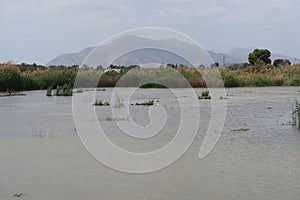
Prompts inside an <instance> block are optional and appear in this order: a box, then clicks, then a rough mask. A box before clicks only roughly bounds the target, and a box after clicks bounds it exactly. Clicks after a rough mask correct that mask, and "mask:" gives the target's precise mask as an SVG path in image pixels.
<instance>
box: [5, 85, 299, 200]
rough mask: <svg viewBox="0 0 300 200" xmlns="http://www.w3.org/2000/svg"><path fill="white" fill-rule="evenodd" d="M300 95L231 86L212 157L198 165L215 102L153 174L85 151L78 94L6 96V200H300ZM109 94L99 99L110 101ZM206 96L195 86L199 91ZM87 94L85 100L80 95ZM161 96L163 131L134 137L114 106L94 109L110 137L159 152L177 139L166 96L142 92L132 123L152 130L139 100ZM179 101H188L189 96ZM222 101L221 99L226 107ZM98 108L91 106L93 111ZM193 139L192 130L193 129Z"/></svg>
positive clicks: (203, 103)
mask: <svg viewBox="0 0 300 200" xmlns="http://www.w3.org/2000/svg"><path fill="white" fill-rule="evenodd" d="M298 90H299V88H296V87H295V88H293V87H281V88H275V87H274V88H273V87H271V88H234V89H227V95H228V97H227V116H226V123H225V127H224V129H223V132H222V135H221V138H220V140H219V142H218V144H217V146H216V147H215V149H214V150H213V151H212V152H211V153H210V154H209V156H208V157H206V158H205V159H202V160H199V159H198V158H197V156H198V151H199V148H200V145H201V142H202V141H203V137H204V135H205V131H206V130H207V128H208V123H209V119H210V102H209V100H208V101H207V100H199V103H200V105H199V108H195V109H200V114H201V119H200V122H201V123H200V126H199V131H198V132H199V134H198V135H197V138H196V140H195V141H194V143H193V145H192V146H191V148H190V149H189V151H188V152H187V153H186V154H185V155H184V156H183V157H182V158H181V159H179V160H178V161H177V162H176V163H174V164H173V165H171V166H170V167H168V168H165V169H163V170H160V171H158V172H155V173H150V174H143V175H132V174H125V173H120V172H116V171H114V170H111V169H109V168H107V167H105V166H103V165H102V164H100V163H98V162H97V161H96V160H94V159H93V158H92V157H91V156H90V155H89V154H88V153H87V152H86V151H85V149H84V147H83V146H82V144H81V143H80V140H79V139H78V136H77V134H76V129H75V126H74V122H73V118H72V98H71V97H50V98H49V97H46V96H45V92H44V91H35V92H26V94H27V95H26V96H18V97H3V98H0V122H1V131H0V159H1V164H0V177H1V181H0V199H14V197H13V195H14V194H16V193H21V192H23V193H25V194H26V195H25V196H24V197H23V199H33V200H35V199H43V200H44V199H46V200H47V199H49V200H50V199H63V200H68V199H70V200H71V199H72V200H74V199H78V200H79V199H80V200H81V199H131V200H132V199H139V200H140V199H142V200H143V199H145V200H146V199H178V200H179V199H180V200H182V199H186V200H189V199H191V200H192V199H206V200H210V199H212V200H215V199H264V200H265V199H272V200H274V199H293V200H294V199H298V198H299V196H300V154H299V153H300V133H299V131H298V130H297V129H296V128H295V127H293V126H291V125H290V121H291V112H292V108H293V106H294V102H295V99H299V98H300V93H299V92H297V91H298ZM110 91H111V90H110V89H109V90H108V91H105V92H103V91H102V92H98V93H97V97H98V98H101V99H102V100H104V101H110V99H109V97H110V96H109V93H110ZM201 91H202V89H196V93H197V94H200V93H201ZM75 95H81V94H75ZM150 98H151V99H155V104H156V106H161V107H162V108H164V109H165V110H166V114H167V116H168V117H167V121H166V123H165V126H164V127H163V129H162V131H161V132H160V133H159V134H157V135H155V136H154V137H151V138H149V139H135V138H132V137H130V136H128V135H126V134H123V133H122V131H121V130H120V129H119V128H118V127H117V126H115V123H116V120H119V121H125V122H126V121H127V120H128V119H129V118H127V117H123V118H122V119H115V118H114V117H113V116H112V113H111V112H110V109H109V107H96V108H95V110H96V114H97V118H98V120H99V123H100V124H101V127H102V128H103V129H104V130H105V132H106V133H108V134H107V136H108V137H109V138H110V139H111V140H112V141H113V142H114V143H115V144H117V145H118V146H120V147H122V148H124V149H127V150H129V151H135V152H147V151H153V150H155V149H157V148H161V147H162V146H164V145H166V144H167V143H168V142H169V141H170V140H172V138H173V137H174V135H175V131H176V130H177V128H178V124H179V120H180V107H179V104H178V101H177V99H176V98H175V97H174V95H173V94H172V93H171V92H169V91H168V90H165V89H150V90H138V91H137V92H136V93H135V94H134V95H133V96H132V99H131V101H132V104H133V105H132V106H130V116H128V117H131V118H132V119H133V120H134V121H135V123H136V124H137V125H139V126H147V125H148V124H149V123H150V118H149V115H148V111H149V109H151V108H150V107H143V106H141V107H138V106H134V104H135V103H136V102H143V101H146V100H148V99H150ZM180 98H188V97H186V96H182V97H180ZM221 101H222V100H220V102H221ZM91 106H92V105H91ZM186 131H187V133H188V132H189V130H186Z"/></svg>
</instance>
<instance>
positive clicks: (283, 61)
mask: <svg viewBox="0 0 300 200" xmlns="http://www.w3.org/2000/svg"><path fill="white" fill-rule="evenodd" d="M273 65H274V66H275V67H280V66H285V65H291V61H289V60H288V59H276V60H274V62H273Z"/></svg>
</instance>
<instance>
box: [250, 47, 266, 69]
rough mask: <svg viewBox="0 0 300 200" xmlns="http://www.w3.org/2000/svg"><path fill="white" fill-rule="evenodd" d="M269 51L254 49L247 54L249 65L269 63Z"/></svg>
mask: <svg viewBox="0 0 300 200" xmlns="http://www.w3.org/2000/svg"><path fill="white" fill-rule="evenodd" d="M270 57H271V52H270V51H269V50H268V49H255V50H254V51H253V52H252V53H250V54H249V56H248V60H249V63H250V64H251V65H255V66H264V65H266V64H271V59H270Z"/></svg>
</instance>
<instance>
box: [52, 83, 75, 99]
mask: <svg viewBox="0 0 300 200" xmlns="http://www.w3.org/2000/svg"><path fill="white" fill-rule="evenodd" d="M55 95H56V96H72V95H73V88H72V86H71V85H69V84H64V85H63V86H57V87H56V93H55Z"/></svg>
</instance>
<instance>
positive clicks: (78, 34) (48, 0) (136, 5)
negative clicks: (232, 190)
mask: <svg viewBox="0 0 300 200" xmlns="http://www.w3.org/2000/svg"><path fill="white" fill-rule="evenodd" d="M299 10H300V2H299V1H297V0H285V1H282V0H210V1H204V0H153V1H139V0H130V1H121V0H113V1H111V0H101V1H99V0H26V1H20V0H1V1H0V25H1V38H0V43H1V44H2V45H1V47H0V52H2V55H1V58H2V59H4V61H5V60H9V59H12V58H14V57H15V58H17V60H22V61H23V60H24V61H26V60H27V59H28V60H30V58H31V59H32V60H41V61H42V62H47V61H48V60H49V59H50V58H52V56H53V55H54V56H56V55H57V54H58V53H61V52H63V51H72V50H73V51H75V50H76V51H77V50H80V48H83V47H84V46H90V45H94V43H95V42H97V43H98V42H100V41H101V40H104V39H106V37H108V36H110V35H112V34H115V33H117V32H119V31H124V30H126V29H130V28H136V27H142V26H162V27H167V28H173V29H176V30H180V31H183V32H185V33H187V34H189V35H191V36H192V37H194V38H196V39H199V40H200V41H201V40H203V38H205V41H204V42H205V45H206V46H207V48H210V49H216V50H223V49H225V48H231V47H234V46H235V45H239V46H247V45H250V46H255V45H257V44H258V45H260V44H261V43H263V44H262V45H264V46H268V45H269V46H271V47H275V48H277V49H278V50H279V51H281V52H285V51H286V52H287V53H290V54H292V53H293V52H294V54H296V53H295V52H298V46H299V45H300V44H299V42H298V41H299V40H298V36H297V34H295V33H297V32H299V26H297V21H298V19H299V18H300V14H299V12H298V11H299ZM216 38H220V39H216ZM222 38H226V39H222ZM41 41H43V42H44V44H42V42H41ZM51 41H57V43H53V42H51ZM287 43H288V44H289V46H288V47H287V45H286V44H287ZM18 46H24V47H26V46H30V47H31V48H30V50H29V51H28V50H27V51H25V52H24V51H23V52H21V51H20V50H19V49H20V48H18ZM45 46H47V48H45ZM8 47H9V48H8ZM55 54H56V55H55Z"/></svg>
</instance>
